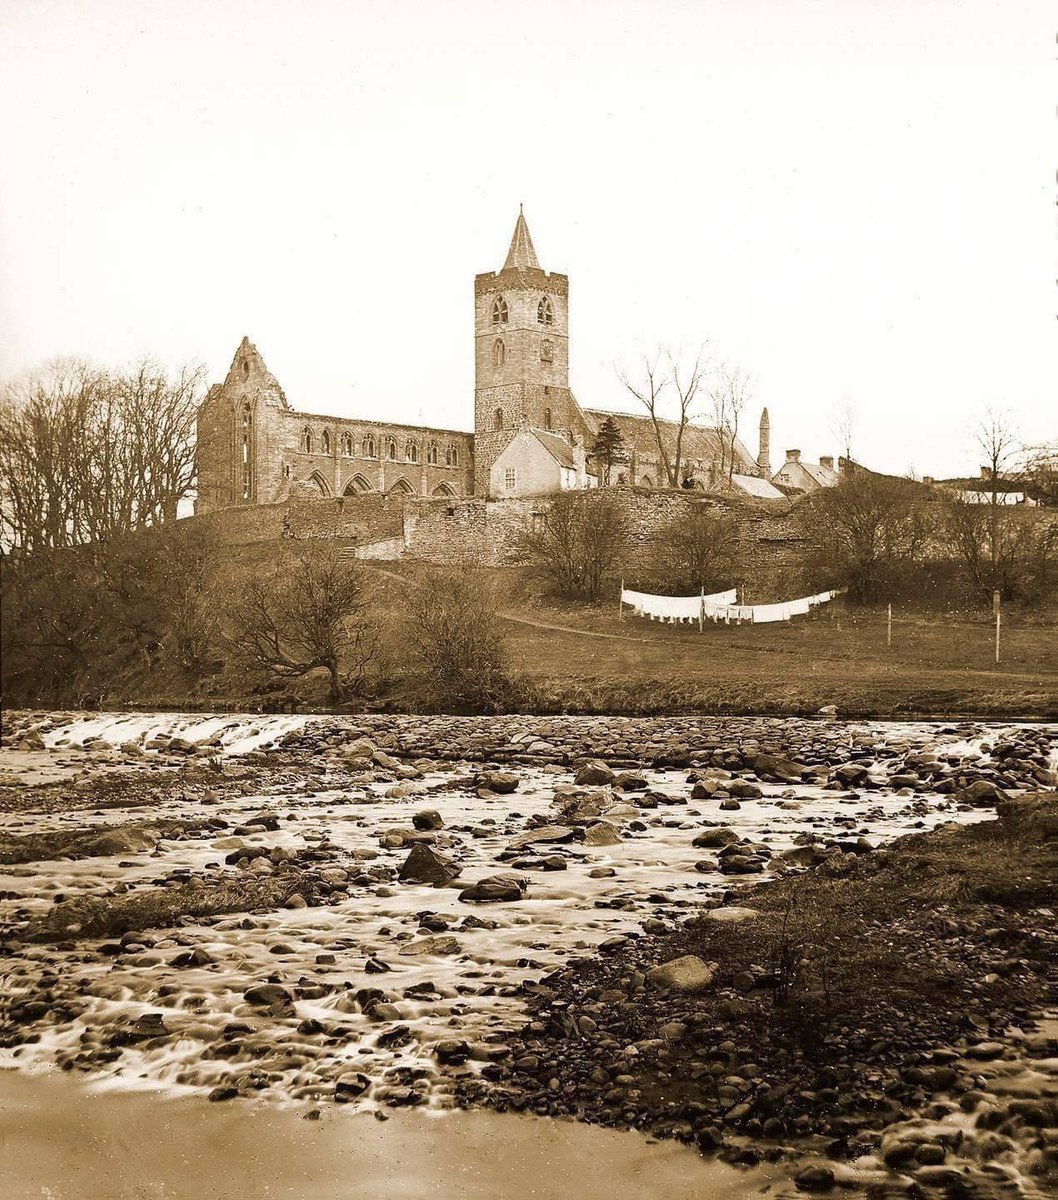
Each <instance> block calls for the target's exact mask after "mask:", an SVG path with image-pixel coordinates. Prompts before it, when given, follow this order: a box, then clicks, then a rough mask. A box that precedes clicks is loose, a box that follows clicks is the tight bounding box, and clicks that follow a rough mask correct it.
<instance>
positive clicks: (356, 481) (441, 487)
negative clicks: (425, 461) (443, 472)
mask: <svg viewBox="0 0 1058 1200" xmlns="http://www.w3.org/2000/svg"><path fill="white" fill-rule="evenodd" d="M305 482H306V483H308V484H311V485H312V486H313V487H315V488H316V489H317V490H318V491H319V492H320V494H321V495H323V496H330V495H331V494H332V493H331V489H330V486H329V485H328V483H327V480H326V479H325V478H324V477H323V475H321V474H320V472H319V471H313V472H312V474H311V475H310V476H309V477H308V479H307V480H305ZM374 490H375V489H374V488H373V487H372V486H371V483H370V482H369V481H368V480H367V479H365V478H364V476H363V475H354V476H353V478H352V479H350V480H349V482H348V483H347V484H346V485H345V488H344V489H343V490H342V495H343V496H357V495H360V494H361V493H363V492H371V491H374ZM387 490H388V492H389V494H390V495H397V496H414V495H415V494H416V492H415V488H414V487H413V486H412V484H411V483H409V482H408V480H407V479H405V478H404V477H403V476H402V477H401V478H400V479H398V480H397V481H396V483H393V484H391V485H390V486H389V488H388V489H387ZM335 494H337V493H335ZM430 495H431V496H436V497H441V496H449V497H454V496H455V495H456V490H455V488H453V487H452V485H451V484H450V483H439V484H437V486H436V487H435V488H434V489H433V491H432V492H431V493H430Z"/></svg>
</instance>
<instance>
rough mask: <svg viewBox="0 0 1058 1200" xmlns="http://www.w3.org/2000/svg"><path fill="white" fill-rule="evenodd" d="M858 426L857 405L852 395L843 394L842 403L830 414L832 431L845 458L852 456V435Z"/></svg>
mask: <svg viewBox="0 0 1058 1200" xmlns="http://www.w3.org/2000/svg"><path fill="white" fill-rule="evenodd" d="M855 428H856V405H855V403H854V402H853V400H852V398H851V397H850V396H842V398H841V403H840V404H839V405H838V406H837V407H836V408H835V409H834V411H833V412H832V413H831V415H830V431H831V433H832V434H833V435H834V437H836V438H837V441H838V446H839V447H840V450H839V453H840V454H841V455H842V457H844V458H845V459H851V458H852V435H853V433H854V431H855Z"/></svg>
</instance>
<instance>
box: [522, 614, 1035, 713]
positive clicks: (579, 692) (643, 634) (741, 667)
mask: <svg viewBox="0 0 1058 1200" xmlns="http://www.w3.org/2000/svg"><path fill="white" fill-rule="evenodd" d="M512 615H514V616H519V615H520V614H517V613H516V614H512ZM529 619H531V620H533V621H536V622H539V623H540V626H548V625H550V626H561V627H563V628H543V627H540V626H536V625H529V624H524V623H522V622H523V621H524V620H525V618H524V617H523V618H522V619H521V620H511V621H509V622H508V639H509V644H510V648H511V654H512V658H513V661H514V664H515V666H516V668H517V669H518V670H520V671H522V672H524V673H525V674H526V675H527V676H528V677H530V678H531V679H532V680H533V681H534V682H535V683H536V684H537V685H538V687H540V688H541V689H542V690H543V691H544V692H545V693H548V692H550V693H553V694H554V695H555V697H556V698H558V697H559V696H561V697H563V698H564V699H565V700H566V701H567V702H569V701H571V700H572V701H573V702H574V703H576V704H578V705H579V706H581V707H584V708H585V709H586V710H588V711H596V710H597V711H601V710H603V709H607V710H610V711H613V710H618V711H642V710H643V709H668V710H672V711H679V710H681V709H684V708H695V709H701V710H711V711H728V712H735V711H739V712H745V711H753V712H762V713H763V712H770V713H792V712H804V711H809V712H811V711H815V710H816V709H818V708H821V707H822V706H823V705H826V704H835V705H837V707H838V709H839V710H840V711H841V712H843V713H846V714H885V713H895V714H909V713H928V714H944V715H947V714H955V713H972V714H980V715H985V714H990V715H1007V716H1025V717H1028V716H1035V717H1041V718H1047V717H1049V718H1054V717H1058V629H1056V628H1055V626H1054V625H1048V624H1044V623H1037V622H1033V623H1031V624H1030V623H1028V622H1025V621H1024V620H1022V621H1018V620H1017V618H1013V619H1010V620H1008V622H1007V625H1006V627H1005V628H1004V629H1003V631H1002V636H1001V643H1000V663H999V665H998V666H997V665H996V663H995V661H994V653H995V643H994V629H993V626H992V624H991V621H990V619H988V618H986V617H982V618H979V619H973V618H970V617H967V616H963V617H961V618H955V617H948V616H944V615H926V614H911V613H897V614H895V615H894V620H893V644H892V646H891V647H887V646H886V615H885V613H884V612H876V611H871V610H855V609H851V608H847V607H845V606H844V605H843V604H840V603H839V604H836V605H835V606H834V607H833V608H832V609H831V610H829V611H826V610H823V611H820V612H819V613H817V614H813V615H812V616H811V617H807V618H802V619H800V620H794V621H792V622H790V623H789V624H783V625H769V626H756V627H754V626H711V625H706V628H705V630H704V631H703V632H702V633H699V632H698V631H697V629H696V628H690V627H688V626H675V627H673V626H666V625H663V624H660V623H658V622H653V621H649V620H647V619H645V618H639V617H634V616H632V615H631V614H628V615H626V616H625V617H624V619H623V620H622V619H621V618H620V617H619V616H618V614H617V612H616V610H614V609H611V610H609V611H605V610H598V611H591V610H588V611H585V610H583V609H565V608H554V609H546V610H545V609H537V610H534V611H533V612H532V613H531V615H530V617H529ZM594 634H605V635H607V636H604V637H600V636H591V635H594Z"/></svg>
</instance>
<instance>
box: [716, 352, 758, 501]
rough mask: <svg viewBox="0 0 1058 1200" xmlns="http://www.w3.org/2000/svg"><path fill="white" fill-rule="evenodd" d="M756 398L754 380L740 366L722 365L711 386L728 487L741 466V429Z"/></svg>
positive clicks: (717, 368)
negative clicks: (737, 468)
mask: <svg viewBox="0 0 1058 1200" xmlns="http://www.w3.org/2000/svg"><path fill="white" fill-rule="evenodd" d="M752 395H753V380H752V378H751V376H749V375H748V374H747V373H746V372H745V371H744V370H743V369H742V368H741V367H740V366H738V365H737V364H736V363H720V364H719V365H718V366H717V367H716V369H715V371H714V372H713V376H712V380H711V383H710V386H709V398H710V400H711V401H712V411H713V424H714V426H715V428H716V436H717V441H718V443H719V446H720V474H721V475H722V476H724V477H725V478H726V479H727V481H728V483H730V482H731V479H732V476H733V475H734V474H735V467H736V466H737V465H738V450H737V446H738V426H739V422H740V421H741V419H742V412H743V410H744V409H745V407H746V404H747V402H748V401H749V400H750V399H751V397H752Z"/></svg>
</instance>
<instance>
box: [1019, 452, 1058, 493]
mask: <svg viewBox="0 0 1058 1200" xmlns="http://www.w3.org/2000/svg"><path fill="white" fill-rule="evenodd" d="M1023 453H1024V458H1023V463H1022V469H1021V476H1022V478H1023V479H1024V481H1025V486H1026V488H1027V489H1028V491H1029V492H1030V494H1031V496H1032V499H1033V500H1035V501H1036V503H1037V504H1042V505H1044V506H1046V507H1047V508H1054V507H1058V442H1050V443H1042V444H1040V445H1038V446H1026V447H1025V450H1024V452H1023Z"/></svg>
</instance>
